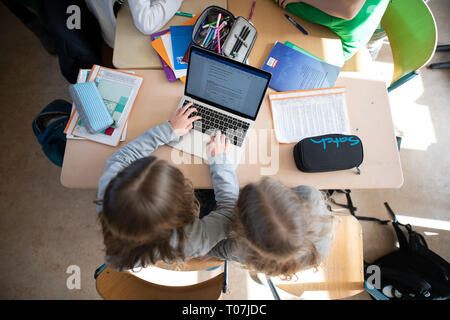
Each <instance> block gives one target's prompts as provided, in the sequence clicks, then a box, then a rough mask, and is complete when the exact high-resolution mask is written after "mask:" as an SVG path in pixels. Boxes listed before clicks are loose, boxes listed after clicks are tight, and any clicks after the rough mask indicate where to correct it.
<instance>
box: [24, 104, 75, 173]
mask: <svg viewBox="0 0 450 320" xmlns="http://www.w3.org/2000/svg"><path fill="white" fill-rule="evenodd" d="M71 109H72V104H71V103H69V102H67V101H65V100H54V101H53V102H52V103H50V104H49V105H47V106H46V107H45V108H44V109H43V110H42V111H41V112H40V113H39V114H38V115H37V117H36V118H35V119H34V120H33V124H32V127H33V132H34V134H35V135H36V138H37V140H38V142H39V144H40V145H41V147H42V151H43V152H44V154H45V155H46V156H47V158H48V159H49V160H50V161H51V162H53V163H54V164H55V165H57V166H59V167H61V166H62V163H63V159H64V151H65V148H66V134H65V133H64V128H65V127H66V125H67V122H68V121H69V117H70V112H71Z"/></svg>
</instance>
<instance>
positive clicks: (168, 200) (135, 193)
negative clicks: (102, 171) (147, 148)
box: [99, 157, 200, 270]
mask: <svg viewBox="0 0 450 320" xmlns="http://www.w3.org/2000/svg"><path fill="white" fill-rule="evenodd" d="M182 190H184V191H182ZM199 207H200V206H199V202H198V200H197V198H196V197H195V195H194V189H193V187H192V183H191V182H190V181H189V180H186V179H185V178H184V176H183V174H182V172H181V171H180V170H179V169H177V168H175V167H174V166H172V165H170V164H169V163H168V162H167V161H164V160H158V159H156V158H155V157H146V158H143V159H139V160H137V161H135V162H133V163H132V164H131V165H129V166H128V167H127V168H125V169H123V170H122V171H121V172H119V173H118V174H117V176H116V177H115V178H113V179H112V180H111V182H110V183H109V184H108V187H107V188H106V191H105V195H104V199H103V210H102V211H101V212H100V215H99V220H100V224H101V226H102V231H103V237H104V244H105V249H106V255H107V256H110V257H111V259H113V261H115V262H114V264H115V266H114V267H116V268H118V269H121V270H122V269H133V268H134V267H135V266H136V265H140V266H142V267H145V266H146V265H147V264H150V263H151V264H155V263H156V262H157V261H160V260H162V261H164V262H167V263H172V262H175V261H177V260H180V259H181V260H183V259H184V254H183V248H184V240H185V234H184V229H183V227H184V226H185V225H187V224H189V223H191V222H192V221H193V220H194V219H195V218H196V217H197V216H198V212H199ZM174 232H176V233H177V236H178V246H177V248H173V247H172V246H171V245H170V238H171V236H172V234H173V233H174Z"/></svg>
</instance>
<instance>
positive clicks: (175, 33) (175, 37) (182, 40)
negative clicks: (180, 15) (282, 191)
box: [170, 26, 194, 70]
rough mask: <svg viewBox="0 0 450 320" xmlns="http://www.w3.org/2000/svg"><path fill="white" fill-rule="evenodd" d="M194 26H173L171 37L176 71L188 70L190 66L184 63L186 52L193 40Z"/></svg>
mask: <svg viewBox="0 0 450 320" xmlns="http://www.w3.org/2000/svg"><path fill="white" fill-rule="evenodd" d="M193 30H194V26H171V27H170V35H171V39H172V52H173V62H174V68H175V70H186V69H187V66H188V64H187V63H186V62H183V58H184V55H185V54H186V50H187V49H188V48H189V45H190V44H191V40H192V31H193Z"/></svg>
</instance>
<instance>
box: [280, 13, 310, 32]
mask: <svg viewBox="0 0 450 320" xmlns="http://www.w3.org/2000/svg"><path fill="white" fill-rule="evenodd" d="M284 16H285V17H286V18H287V19H288V20H289V21H290V22H292V24H293V25H294V26H296V27H297V28H298V29H299V30H300V31H301V32H303V33H304V34H306V35H308V31H306V30H305V29H303V28H302V26H301V25H299V24H298V23H297V22H295V21H294V19H292V18H291V17H289V16H288V15H287V14H284Z"/></svg>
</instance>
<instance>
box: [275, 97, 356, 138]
mask: <svg viewBox="0 0 450 320" xmlns="http://www.w3.org/2000/svg"><path fill="white" fill-rule="evenodd" d="M269 98H270V102H271V107H272V116H273V124H274V128H275V134H276V137H277V140H278V142H280V143H297V142H299V141H300V140H302V139H304V138H307V137H313V136H320V135H324V134H333V133H334V134H350V124H349V121H348V116H347V107H346V103H345V88H336V89H334V88H333V89H323V90H307V91H297V92H291V93H287V94H283V93H275V94H270V95H269Z"/></svg>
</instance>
